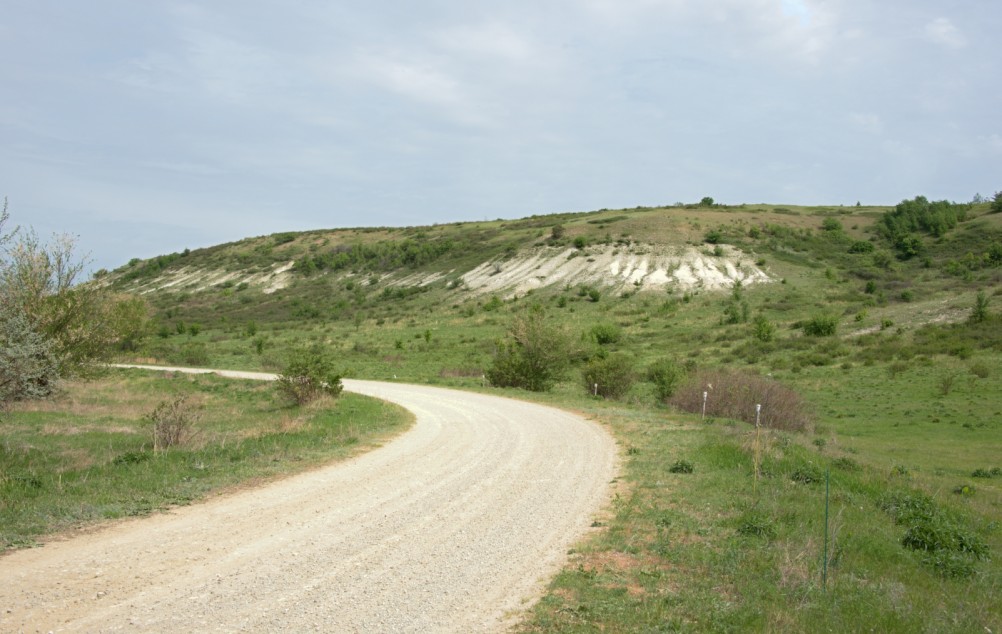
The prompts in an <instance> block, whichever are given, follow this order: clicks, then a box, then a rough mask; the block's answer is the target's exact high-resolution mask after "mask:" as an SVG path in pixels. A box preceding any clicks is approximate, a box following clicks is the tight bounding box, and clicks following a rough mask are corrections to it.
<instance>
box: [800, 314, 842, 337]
mask: <svg viewBox="0 0 1002 634" xmlns="http://www.w3.org/2000/svg"><path fill="white" fill-rule="evenodd" d="M801 328H802V329H803V331H804V334H805V335H807V336H809V337H831V336H832V335H834V334H835V332H836V331H837V330H838V317H836V316H835V315H815V316H814V317H811V318H810V319H808V320H807V321H806V322H804V323H803V325H802V326H801Z"/></svg>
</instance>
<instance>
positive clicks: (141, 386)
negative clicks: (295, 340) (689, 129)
mask: <svg viewBox="0 0 1002 634" xmlns="http://www.w3.org/2000/svg"><path fill="white" fill-rule="evenodd" d="M177 394H186V395H189V400H190V402H192V403H193V404H195V405H196V406H197V408H198V410H199V413H200V421H199V422H198V424H197V425H196V428H195V429H196V432H197V433H196V435H195V436H194V438H192V439H191V440H190V441H189V442H188V443H186V444H185V445H183V446H180V447H175V448H172V449H170V450H168V451H165V452H158V453H154V452H153V451H152V437H151V433H152V432H151V423H149V422H148V421H146V420H145V419H144V415H146V414H148V413H149V412H150V411H152V409H153V408H154V407H155V406H156V404H157V403H158V402H159V401H160V400H162V399H164V398H167V397H168V396H169V395H177ZM408 419H409V416H408V414H407V413H406V412H404V411H403V410H401V409H399V408H397V407H396V406H392V405H389V404H387V403H383V402H380V401H376V400H374V399H370V398H366V397H363V396H358V395H353V394H345V395H344V396H343V397H341V398H339V399H338V400H337V401H322V402H319V403H317V404H316V405H315V406H310V407H307V408H298V407H290V406H289V405H288V404H287V403H286V402H285V401H282V400H281V399H280V398H278V397H277V393H276V391H275V388H274V386H273V385H270V384H266V383H258V382H252V381H236V380H228V379H222V378H220V377H217V376H214V375H199V376H185V375H178V376H169V375H168V376H166V377H165V376H164V375H161V374H159V373H144V372H139V371H114V372H111V373H110V375H109V376H108V377H106V378H104V379H102V380H99V381H97V382H92V383H87V384H71V385H70V386H68V388H67V390H66V392H65V393H64V394H63V395H62V396H61V397H60V398H58V399H57V400H54V401H46V402H40V403H27V404H22V405H21V406H19V407H17V408H16V409H15V410H14V411H13V412H11V413H10V414H9V415H8V416H7V418H6V419H5V422H4V425H3V428H2V431H0V527H2V528H0V546H2V548H3V549H7V548H16V547H20V546H26V545H31V544H32V543H34V542H35V540H37V539H41V538H43V537H45V536H46V535H50V534H52V533H55V532H59V531H63V530H66V529H68V528H70V527H75V526H79V525H82V524H87V523H93V522H97V521H101V520H108V519H115V518H120V517H127V516H135V515H144V514H147V513H151V512H154V511H156V510H161V509H164V508H168V507H170V506H174V505H178V504H189V503H191V502H194V501H196V500H199V499H202V498H204V497H205V496H207V495H209V494H211V493H215V492H219V491H223V490H226V489H228V488H232V487H235V486H243V485H246V484H248V483H254V482H261V481H263V480H266V479H269V478H274V477H279V476H282V475H286V474H289V473H293V472H297V471H303V470H305V469H309V468H311V467H315V466H318V465H320V464H325V463H328V462H330V461H333V460H338V459H342V458H345V457H347V456H350V455H353V454H354V453H357V452H358V451H360V450H362V449H364V448H368V447H371V446H373V445H374V444H375V443H378V442H379V441H380V440H381V439H382V438H384V437H385V436H386V435H387V434H389V433H396V432H399V431H402V430H403V429H404V428H405V426H406V422H407V420H408Z"/></svg>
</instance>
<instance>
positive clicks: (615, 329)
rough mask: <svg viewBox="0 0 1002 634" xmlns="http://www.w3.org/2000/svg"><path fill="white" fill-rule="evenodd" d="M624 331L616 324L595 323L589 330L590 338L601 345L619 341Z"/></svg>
mask: <svg viewBox="0 0 1002 634" xmlns="http://www.w3.org/2000/svg"><path fill="white" fill-rule="evenodd" d="M622 336H623V331H622V330H620V328H619V326H617V325H616V324H610V323H604V324H595V325H594V326H592V327H591V329H590V330H589V331H588V338H589V339H591V340H592V341H594V342H595V343H597V344H598V345H600V346H605V345H609V344H613V343H619V340H620V339H621V338H622Z"/></svg>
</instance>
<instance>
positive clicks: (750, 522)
mask: <svg viewBox="0 0 1002 634" xmlns="http://www.w3.org/2000/svg"><path fill="white" fill-rule="evenodd" d="M738 534H739V535H745V536H748V537H764V538H765V539H768V540H771V539H774V538H775V537H776V529H775V528H774V527H773V522H772V519H771V518H770V517H769V516H767V515H766V514H765V513H763V512H762V511H759V510H756V509H752V510H750V511H746V512H745V513H744V514H742V515H741V517H740V518H739V519H738Z"/></svg>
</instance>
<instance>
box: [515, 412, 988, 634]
mask: <svg viewBox="0 0 1002 634" xmlns="http://www.w3.org/2000/svg"><path fill="white" fill-rule="evenodd" d="M548 400H551V401H552V400H553V399H548ZM586 411H587V413H588V415H590V416H593V417H594V418H596V419H598V420H600V421H602V422H604V423H606V424H608V425H609V426H610V427H611V428H612V430H613V431H614V432H615V433H616V435H617V437H618V438H619V440H620V443H621V444H622V445H623V446H624V449H625V451H624V453H625V454H626V455H625V456H624V458H625V466H624V474H623V477H622V479H621V480H620V482H619V483H617V485H616V486H617V493H616V495H615V498H614V501H613V503H612V506H611V515H610V516H609V517H606V518H600V519H599V520H598V521H597V522H596V523H597V524H598V525H599V526H600V528H599V530H598V532H597V533H596V534H594V535H593V536H592V537H591V538H589V539H587V540H585V542H584V543H583V544H581V545H580V547H579V548H578V549H576V550H575V551H572V554H571V561H570V563H569V565H568V566H567V567H565V568H564V570H563V571H562V572H561V573H560V574H559V575H558V576H557V577H556V578H555V579H554V580H553V582H552V583H551V585H550V587H549V590H548V592H547V594H546V595H545V596H544V597H543V599H542V600H541V601H540V602H539V603H538V604H537V605H536V607H535V608H534V609H533V610H532V613H531V615H530V617H529V619H528V620H527V621H526V622H525V623H524V624H523V625H522V626H520V627H519V628H518V629H517V631H519V632H522V633H528V632H533V633H538V632H734V631H799V632H814V631H818V632H820V631H835V632H841V631H880V632H970V631H997V628H998V625H999V624H1000V623H1002V606H1000V605H999V604H998V601H997V599H998V596H999V593H1000V591H1002V566H1000V565H999V564H998V563H997V555H995V554H996V553H998V551H999V548H1000V547H1002V536H1000V534H999V533H1000V531H999V527H998V520H997V509H998V502H999V498H998V488H997V487H996V489H995V491H996V495H995V502H994V506H993V508H992V509H988V512H987V513H985V514H982V512H979V511H978V510H975V509H972V508H970V506H969V505H968V502H969V500H968V499H960V496H956V495H953V494H952V493H950V492H949V491H938V492H936V493H935V494H933V495H932V496H931V499H932V500H934V502H933V504H934V505H935V506H936V507H937V508H940V509H942V511H941V512H942V513H943V514H944V516H947V515H948V516H949V517H950V521H951V522H953V525H956V526H959V527H960V529H958V530H962V531H964V534H965V535H968V536H970V537H971V538H972V539H977V540H981V541H982V542H983V543H985V544H987V545H988V548H989V549H990V550H991V552H992V553H993V555H995V558H994V560H992V561H984V560H981V559H979V558H976V557H966V556H957V557H956V561H952V560H951V559H950V558H949V557H945V560H946V561H947V562H948V563H947V565H945V566H944V565H940V566H939V567H937V565H936V563H934V562H933V563H930V561H929V560H930V559H931V558H934V557H936V556H937V555H939V556H940V558H941V559H943V553H942V552H938V553H924V552H920V551H915V550H909V549H907V548H905V547H904V546H903V545H902V539H903V536H904V535H905V533H906V529H907V527H906V526H903V525H899V524H895V521H894V519H893V517H892V516H891V515H890V514H888V513H887V512H885V511H883V510H882V509H881V504H882V503H884V501H885V500H886V499H887V496H889V495H892V494H898V495H911V494H912V492H914V491H916V490H922V488H921V487H920V486H919V485H918V483H916V482H914V481H912V480H910V479H909V478H907V477H900V476H896V475H892V474H889V473H888V472H887V471H885V470H883V469H876V468H872V467H868V466H863V465H861V464H859V463H857V462H856V461H855V458H854V457H847V456H845V455H841V454H835V453H829V452H819V451H817V448H816V447H815V446H812V445H811V444H808V442H807V441H808V437H805V436H803V435H787V434H782V433H776V432H771V431H769V432H765V433H764V434H763V437H762V439H761V447H762V448H761V460H762V462H761V469H760V477H759V478H758V479H756V478H755V471H754V462H755V459H754V456H755V451H754V447H755V443H754V432H753V431H752V428H750V427H749V426H747V425H745V424H743V423H734V422H729V421H721V420H717V421H709V422H700V421H699V420H698V419H697V418H692V417H680V416H677V415H672V414H670V413H669V412H667V411H646V412H638V411H635V410H632V409H628V408H615V407H605V406H602V405H601V404H596V405H593V406H591V407H590V408H588V409H587V410H586ZM679 463H688V464H690V465H691V466H692V472H691V473H686V472H685V471H686V470H685V469H677V468H673V467H675V466H676V465H678V464H679ZM826 469H830V470H831V506H830V522H829V546H828V548H829V551H828V553H829V554H828V570H827V584H824V583H823V582H822V561H823V553H824V539H825V530H824V492H825V483H824V476H825V470H826ZM981 490H982V489H981V488H979V489H978V491H979V494H980V492H981ZM951 561H952V563H949V562H951Z"/></svg>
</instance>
